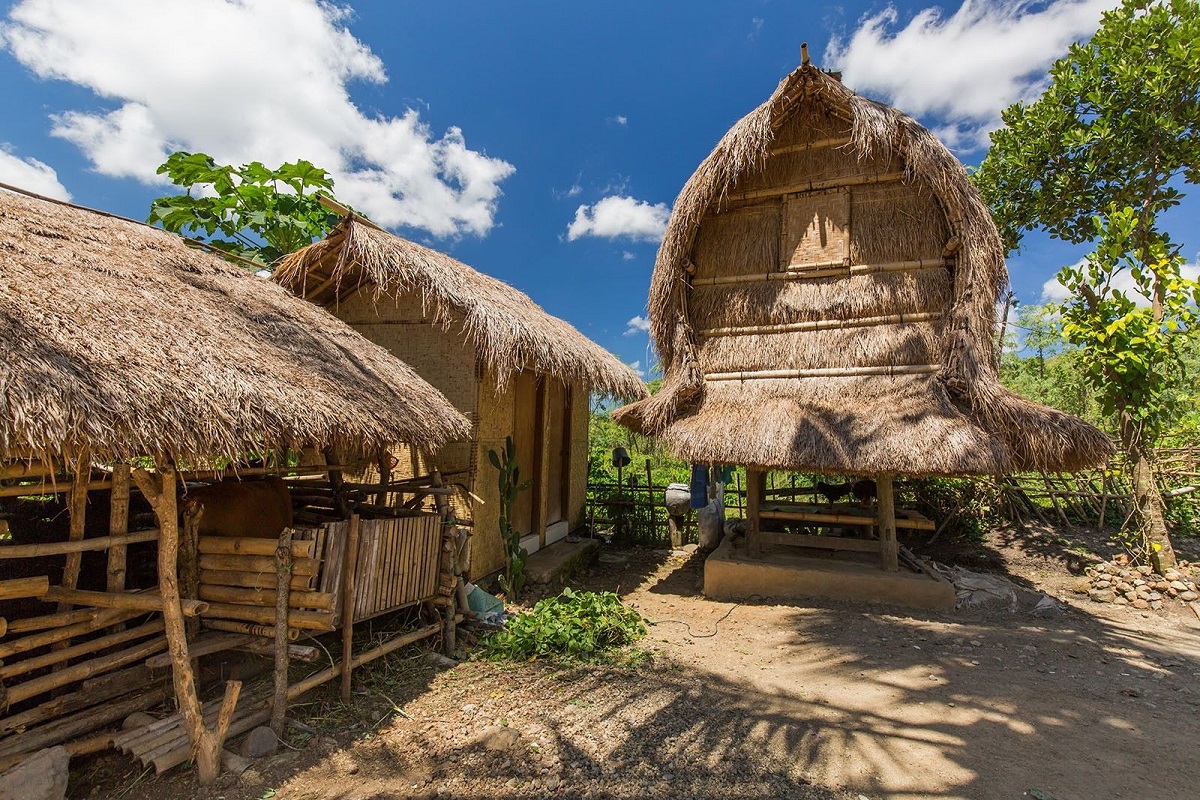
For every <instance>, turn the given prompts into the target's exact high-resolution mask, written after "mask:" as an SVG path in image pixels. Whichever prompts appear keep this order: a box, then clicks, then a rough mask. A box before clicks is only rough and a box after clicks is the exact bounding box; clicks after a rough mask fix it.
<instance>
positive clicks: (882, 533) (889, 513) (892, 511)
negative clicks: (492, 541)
mask: <svg viewBox="0 0 1200 800" xmlns="http://www.w3.org/2000/svg"><path fill="white" fill-rule="evenodd" d="M875 486H876V488H877V489H878V492H877V494H878V513H879V555H880V558H881V559H882V561H883V563H882V567H883V569H884V570H885V571H887V572H896V571H897V570H899V569H900V545H899V543H898V542H897V541H896V496H895V494H894V492H893V491H892V476H891V474H890V473H887V472H881V473H880V474H879V475H877V476H875Z"/></svg>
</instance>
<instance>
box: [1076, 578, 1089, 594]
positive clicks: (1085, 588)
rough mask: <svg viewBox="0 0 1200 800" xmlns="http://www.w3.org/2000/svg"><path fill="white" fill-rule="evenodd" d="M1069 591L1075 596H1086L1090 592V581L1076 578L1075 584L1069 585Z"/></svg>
mask: <svg viewBox="0 0 1200 800" xmlns="http://www.w3.org/2000/svg"><path fill="white" fill-rule="evenodd" d="M1071 589H1072V590H1074V591H1075V593H1076V594H1087V593H1088V592H1090V591H1091V590H1092V579H1091V578H1076V579H1075V582H1074V583H1072V584H1071Z"/></svg>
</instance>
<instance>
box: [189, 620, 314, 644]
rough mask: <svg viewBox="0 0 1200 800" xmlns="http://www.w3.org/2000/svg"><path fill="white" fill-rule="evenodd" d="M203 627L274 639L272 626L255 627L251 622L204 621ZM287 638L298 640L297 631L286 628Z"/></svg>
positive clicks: (298, 634)
mask: <svg viewBox="0 0 1200 800" xmlns="http://www.w3.org/2000/svg"><path fill="white" fill-rule="evenodd" d="M204 627H206V628H211V629H212V630H214V631H229V632H231V633H244V634H248V635H250V636H261V637H263V638H265V639H274V638H275V626H274V625H255V624H254V623H252V622H240V621H238V620H233V619H206V620H204ZM287 638H288V641H289V642H294V641H296V640H297V639H299V638H300V631H299V629H297V628H288V632H287Z"/></svg>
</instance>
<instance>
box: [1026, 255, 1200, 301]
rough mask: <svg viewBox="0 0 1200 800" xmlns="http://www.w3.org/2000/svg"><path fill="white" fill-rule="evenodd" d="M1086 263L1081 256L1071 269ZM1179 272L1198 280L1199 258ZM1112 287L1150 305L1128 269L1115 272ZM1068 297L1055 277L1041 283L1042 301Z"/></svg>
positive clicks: (1199, 276)
mask: <svg viewBox="0 0 1200 800" xmlns="http://www.w3.org/2000/svg"><path fill="white" fill-rule="evenodd" d="M1086 263H1087V259H1083V258H1081V259H1080V260H1079V261H1076V262H1075V263H1074V264H1072V265H1071V266H1072V268H1073V269H1078V268H1079V267H1081V266H1083V265H1084V264H1086ZM1179 272H1180V274H1181V275H1182V276H1183V277H1184V278H1187V279H1188V280H1192V281H1197V280H1200V258H1198V259H1196V260H1195V261H1193V262H1192V263H1190V264H1184V265H1183V266H1182V267H1180V269H1179ZM1112 287H1113V288H1114V289H1120V290H1121V291H1122V292H1124V293H1125V296H1126V297H1128V298H1129V299H1130V300H1133V301H1134V302H1135V303H1137V304H1138V305H1139V306H1148V305H1150V298H1148V297H1146V296H1145V295H1144V294H1141V293H1140V292H1139V291H1138V290H1137V286H1136V284H1134V281H1133V276H1132V275H1130V274H1129V271H1128V270H1125V271H1122V272H1118V273H1117V274H1116V276H1115V277H1114V278H1113V281H1112ZM1069 299H1071V293H1070V292H1069V291H1068V290H1067V287H1065V286H1063V285H1062V284H1061V283H1059V282H1058V278H1057V277H1054V278H1051V279H1050V280H1048V281H1046V282H1045V283H1043V284H1042V302H1043V303H1062V302H1064V301H1066V300H1069Z"/></svg>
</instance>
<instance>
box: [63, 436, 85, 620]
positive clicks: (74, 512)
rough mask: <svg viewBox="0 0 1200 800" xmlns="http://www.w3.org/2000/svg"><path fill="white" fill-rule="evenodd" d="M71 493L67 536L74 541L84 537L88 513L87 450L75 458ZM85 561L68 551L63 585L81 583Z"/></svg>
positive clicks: (66, 586)
mask: <svg viewBox="0 0 1200 800" xmlns="http://www.w3.org/2000/svg"><path fill="white" fill-rule="evenodd" d="M73 469H74V472H75V474H74V476H73V482H72V484H71V493H70V494H69V495H68V498H67V508H68V510H69V511H70V515H71V529H70V534H69V536H68V537H67V538H68V539H69V540H70V541H72V542H77V541H79V540H81V539H83V526H84V517H85V515H86V514H87V486H88V479H89V478H91V474H92V459H91V456H89V455H88V454H87V453H86V452H85V453H81V454H80V455H79V457H78V458H76V459H75V466H74V467H73ZM82 561H83V554H82V553H67V564H66V566H65V567H64V568H63V577H62V583H61V584H60V585H61V586H64V587H65V588H67V589H74V588H75V587H76V586H77V585H78V584H79V566H80V564H81V563H82ZM58 610H59V611H70V608H69V607H68V606H67V605H66V604H62V605H60V606H59V609H58Z"/></svg>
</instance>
